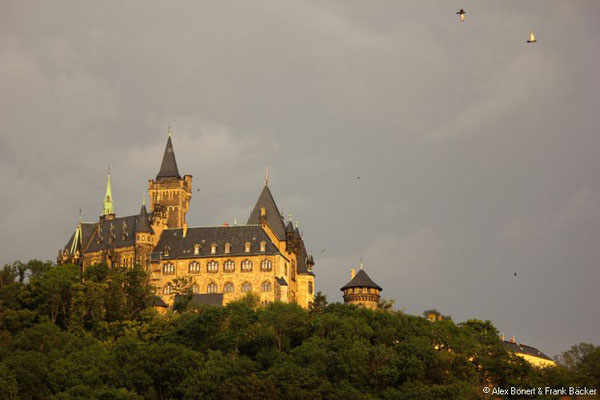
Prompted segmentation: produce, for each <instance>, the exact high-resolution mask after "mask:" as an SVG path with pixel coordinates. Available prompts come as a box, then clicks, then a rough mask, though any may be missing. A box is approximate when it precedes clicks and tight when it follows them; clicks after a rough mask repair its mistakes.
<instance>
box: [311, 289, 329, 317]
mask: <svg viewBox="0 0 600 400" xmlns="http://www.w3.org/2000/svg"><path fill="white" fill-rule="evenodd" d="M325 307H327V296H326V295H324V294H323V293H321V292H320V291H319V292H317V294H316V295H315V298H314V300H313V302H312V303H310V304H309V306H308V311H309V312H310V313H311V314H312V313H320V312H323V310H324V309H325Z"/></svg>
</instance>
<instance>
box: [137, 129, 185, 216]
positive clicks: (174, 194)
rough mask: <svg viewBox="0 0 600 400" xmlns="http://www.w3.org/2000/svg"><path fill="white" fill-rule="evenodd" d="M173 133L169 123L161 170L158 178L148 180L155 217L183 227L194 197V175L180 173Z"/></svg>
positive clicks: (151, 205)
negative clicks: (182, 175)
mask: <svg viewBox="0 0 600 400" xmlns="http://www.w3.org/2000/svg"><path fill="white" fill-rule="evenodd" d="M171 134H172V132H171V126H170V125H169V137H168V139H167V146H166V147H165V152H164V154H163V159H162V163H161V165H160V170H159V172H158V175H156V179H154V180H153V179H150V180H149V181H148V194H149V195H150V207H151V209H152V212H153V214H154V217H155V218H158V217H160V218H164V219H165V220H166V221H167V228H182V227H184V226H186V221H185V216H186V214H187V212H188V210H189V206H190V199H191V198H192V176H191V175H185V176H184V177H183V178H182V177H181V175H179V169H178V168H177V161H175V150H174V148H173V141H172V138H171Z"/></svg>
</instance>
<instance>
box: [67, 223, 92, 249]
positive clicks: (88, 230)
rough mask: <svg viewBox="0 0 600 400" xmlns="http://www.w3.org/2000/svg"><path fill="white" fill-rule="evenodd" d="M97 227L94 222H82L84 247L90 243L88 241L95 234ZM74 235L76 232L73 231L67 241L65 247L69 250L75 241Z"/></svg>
mask: <svg viewBox="0 0 600 400" xmlns="http://www.w3.org/2000/svg"><path fill="white" fill-rule="evenodd" d="M95 228H96V224H95V223H94V222H82V223H81V243H82V246H83V247H85V245H86V244H87V243H88V241H89V240H90V238H91V237H92V235H93V234H94V229H95ZM74 237H75V232H73V234H72V235H71V237H70V238H69V241H68V242H67V245H66V246H65V249H67V250H69V249H70V248H71V244H72V243H73V239H74ZM80 251H81V250H80Z"/></svg>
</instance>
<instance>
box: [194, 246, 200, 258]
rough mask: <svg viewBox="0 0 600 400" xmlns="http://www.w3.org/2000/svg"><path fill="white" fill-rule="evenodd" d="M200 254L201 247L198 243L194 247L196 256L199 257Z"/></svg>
mask: <svg viewBox="0 0 600 400" xmlns="http://www.w3.org/2000/svg"><path fill="white" fill-rule="evenodd" d="M199 254H200V245H199V244H198V243H196V244H195V245H194V255H195V256H197V255H199Z"/></svg>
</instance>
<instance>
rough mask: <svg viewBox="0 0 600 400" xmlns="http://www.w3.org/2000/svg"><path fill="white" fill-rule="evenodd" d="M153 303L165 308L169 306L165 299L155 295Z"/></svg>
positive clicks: (155, 305)
mask: <svg viewBox="0 0 600 400" xmlns="http://www.w3.org/2000/svg"><path fill="white" fill-rule="evenodd" d="M152 305H153V306H154V307H165V308H167V307H169V306H168V305H167V303H165V302H164V300H163V299H161V298H160V297H158V296H154V303H153V304H152Z"/></svg>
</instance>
